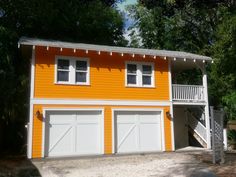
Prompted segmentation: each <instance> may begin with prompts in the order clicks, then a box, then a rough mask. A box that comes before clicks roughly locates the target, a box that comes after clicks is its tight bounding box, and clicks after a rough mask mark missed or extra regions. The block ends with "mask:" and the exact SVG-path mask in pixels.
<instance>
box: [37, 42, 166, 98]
mask: <svg viewBox="0 0 236 177" xmlns="http://www.w3.org/2000/svg"><path fill="white" fill-rule="evenodd" d="M56 55H62V56H73V57H86V58H89V59H90V85H89V86H79V85H62V84H60V85H59V84H55V83H54V82H55V80H54V79H55V78H54V76H55V56H56ZM35 59H36V61H35V63H36V64H35V92H34V97H36V98H74V99H80V98H81V99H86V98H87V99H119V100H120V99H124V100H129V99H132V100H169V89H168V84H169V82H168V62H167V61H165V60H163V59H160V58H157V59H155V60H154V59H153V58H151V57H149V56H146V58H142V57H141V56H138V55H136V56H135V58H132V57H131V55H128V54H126V55H124V56H123V57H122V56H121V55H120V54H118V53H113V55H112V56H110V55H109V53H105V52H101V55H98V54H97V52H95V51H89V53H88V54H86V53H85V51H82V50H80V51H78V50H77V52H76V53H74V52H73V49H63V51H62V52H61V51H60V49H59V48H49V50H48V51H47V50H46V47H39V46H37V47H36V54H35ZM125 61H142V62H143V61H147V62H154V64H155V88H128V87H125Z"/></svg>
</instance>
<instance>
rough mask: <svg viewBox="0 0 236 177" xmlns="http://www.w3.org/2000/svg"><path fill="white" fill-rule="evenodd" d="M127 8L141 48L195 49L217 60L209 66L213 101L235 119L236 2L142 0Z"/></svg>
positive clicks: (211, 102) (224, 0)
mask: <svg viewBox="0 0 236 177" xmlns="http://www.w3.org/2000/svg"><path fill="white" fill-rule="evenodd" d="M128 10H129V12H130V14H131V16H132V17H133V18H134V19H135V24H134V26H133V27H132V29H133V30H137V29H138V31H139V33H138V34H135V33H131V35H138V36H139V37H140V38H141V42H139V44H141V45H142V47H145V48H156V49H169V50H180V51H187V52H193V53H198V54H203V55H207V56H211V57H212V58H213V59H214V61H215V64H213V65H211V66H210V67H209V68H208V72H209V76H210V78H209V97H210V104H211V105H214V106H224V107H225V110H226V112H227V115H228V118H229V119H235V118H236V117H235V116H236V114H235V113H236V110H235V106H236V98H235V94H236V16H235V15H236V13H235V12H236V1H233V0H217V1H215V0H200V1H199V0H158V1H155V0H140V1H139V3H138V4H137V5H133V6H130V7H129V9H128ZM132 38H134V39H137V37H132V36H131V39H132ZM135 43H136V44H137V42H136V41H135ZM131 44H132V42H131ZM194 74H197V72H195V73H194ZM187 76H191V75H189V74H188V73H187ZM180 77H181V79H179V80H182V82H185V83H186V82H187V83H190V82H191V81H192V80H191V78H188V77H186V73H184V74H182V75H181V76H180ZM194 78H196V77H194ZM189 81H190V82H189Z"/></svg>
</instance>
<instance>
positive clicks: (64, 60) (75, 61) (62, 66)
mask: <svg viewBox="0 0 236 177" xmlns="http://www.w3.org/2000/svg"><path fill="white" fill-rule="evenodd" d="M55 80H56V83H62V84H79V85H88V84H89V61H88V59H79V58H74V57H57V58H56V75H55Z"/></svg>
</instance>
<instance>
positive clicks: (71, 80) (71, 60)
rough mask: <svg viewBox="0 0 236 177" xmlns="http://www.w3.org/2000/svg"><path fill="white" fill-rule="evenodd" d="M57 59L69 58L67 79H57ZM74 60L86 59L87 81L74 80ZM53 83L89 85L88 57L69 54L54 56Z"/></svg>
mask: <svg viewBox="0 0 236 177" xmlns="http://www.w3.org/2000/svg"><path fill="white" fill-rule="evenodd" d="M58 59H65V60H69V81H68V82H65V81H57V65H58ZM76 61H86V62H87V75H86V77H87V78H86V81H87V82H76V78H75V77H76V76H75V75H76ZM54 83H55V84H65V85H90V60H89V58H80V57H71V56H63V55H60V56H56V57H55V74H54Z"/></svg>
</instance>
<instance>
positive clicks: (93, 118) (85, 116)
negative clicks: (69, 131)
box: [77, 111, 101, 123]
mask: <svg viewBox="0 0 236 177" xmlns="http://www.w3.org/2000/svg"><path fill="white" fill-rule="evenodd" d="M100 115H101V112H99V111H94V112H88V111H81V112H78V113H77V122H79V123H99V121H100V119H101V117H99V118H100V119H98V116H100Z"/></svg>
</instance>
